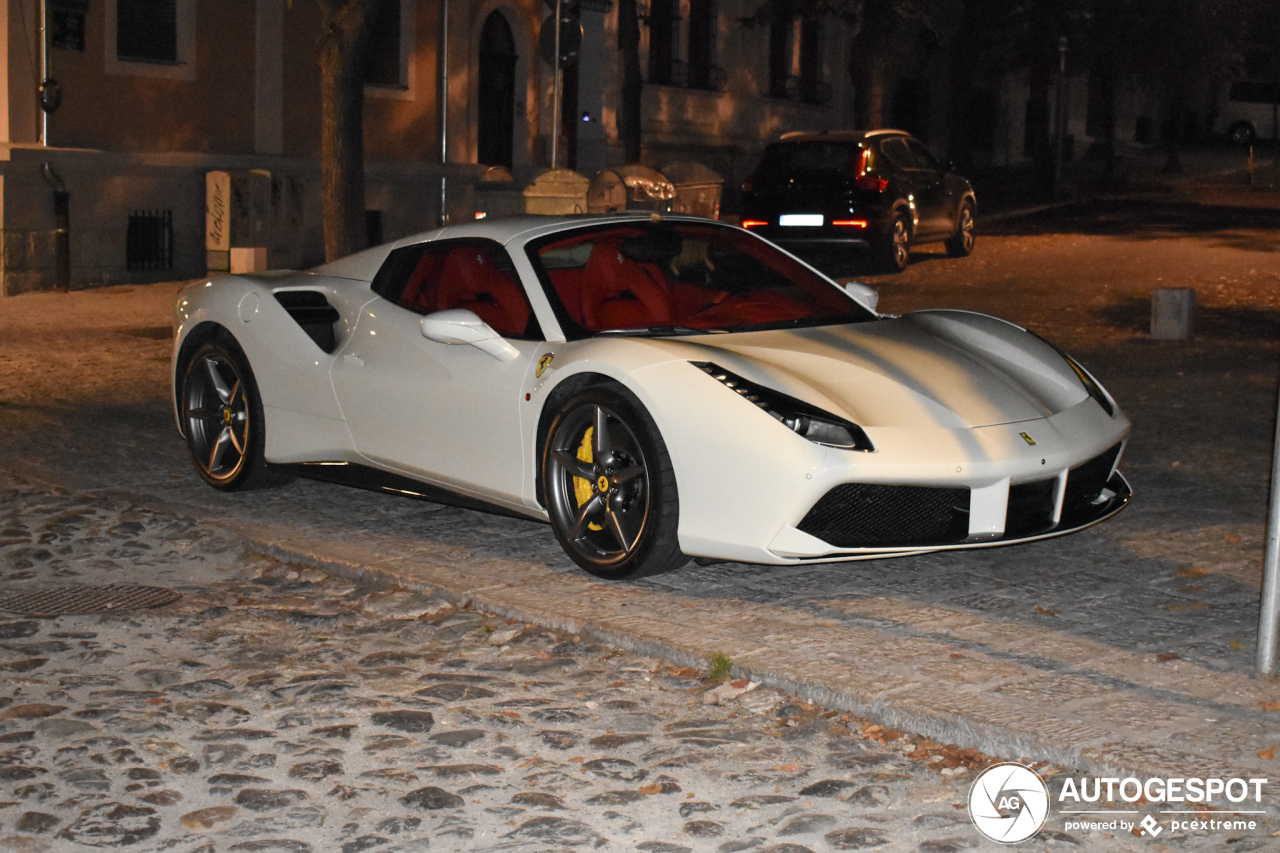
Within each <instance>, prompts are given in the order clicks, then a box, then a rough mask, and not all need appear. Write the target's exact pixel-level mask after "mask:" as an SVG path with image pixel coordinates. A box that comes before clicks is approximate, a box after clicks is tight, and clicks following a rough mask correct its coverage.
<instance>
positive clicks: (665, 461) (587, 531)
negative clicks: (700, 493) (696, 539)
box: [543, 388, 688, 578]
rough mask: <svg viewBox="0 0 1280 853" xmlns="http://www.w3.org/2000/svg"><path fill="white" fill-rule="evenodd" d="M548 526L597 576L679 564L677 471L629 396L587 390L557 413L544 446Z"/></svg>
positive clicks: (638, 573)
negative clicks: (675, 471) (549, 525)
mask: <svg viewBox="0 0 1280 853" xmlns="http://www.w3.org/2000/svg"><path fill="white" fill-rule="evenodd" d="M543 485H544V487H545V494H546V498H547V510H548V513H549V515H550V516H551V527H552V529H553V530H554V531H555V534H556V538H557V539H558V540H559V541H560V544H561V546H562V547H563V548H564V550H565V552H566V553H567V554H568V555H569V557H570V558H572V559H573V561H574V562H575V563H577V564H578V565H579V566H581V567H582V568H584V569H586V570H587V571H588V572H590V573H591V574H593V575H597V576H599V577H602V578H627V577H638V576H643V575H652V574H658V573H660V572H665V571H669V570H671V569H675V568H678V567H679V566H681V565H683V564H684V563H685V561H686V560H687V559H688V558H687V557H685V555H684V554H682V553H681V552H680V543H679V541H678V539H677V537H676V528H677V525H678V523H679V518H680V505H679V499H678V497H677V494H676V482H675V473H674V471H673V470H672V468H671V459H670V457H669V456H668V455H667V449H666V445H665V443H664V442H663V441H662V436H661V435H659V434H658V428H657V426H656V425H655V424H654V423H653V419H652V418H650V417H649V413H648V412H646V411H645V410H644V408H643V407H642V406H641V405H640V404H639V403H638V402H637V401H635V400H633V399H632V398H630V397H629V396H627V395H624V394H622V393H620V392H618V391H614V390H612V389H609V388H593V389H589V390H587V391H584V392H582V393H580V394H578V395H577V396H575V397H573V398H572V399H570V400H569V401H568V402H567V403H566V404H565V405H564V407H563V408H562V409H561V410H560V412H559V414H557V415H556V418H555V420H554V421H553V422H552V424H551V428H550V430H549V431H548V433H547V443H546V446H545V447H544V449H543Z"/></svg>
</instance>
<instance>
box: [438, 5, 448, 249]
mask: <svg viewBox="0 0 1280 853" xmlns="http://www.w3.org/2000/svg"><path fill="white" fill-rule="evenodd" d="M439 75H440V224H441V225H447V224H449V201H448V191H447V190H448V177H447V176H446V172H447V171H448V164H449V0H440V71H439Z"/></svg>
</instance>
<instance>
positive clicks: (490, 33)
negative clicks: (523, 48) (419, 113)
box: [476, 12, 516, 169]
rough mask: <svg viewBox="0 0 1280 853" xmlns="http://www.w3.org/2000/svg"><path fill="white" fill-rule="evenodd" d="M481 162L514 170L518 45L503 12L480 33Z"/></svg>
mask: <svg viewBox="0 0 1280 853" xmlns="http://www.w3.org/2000/svg"><path fill="white" fill-rule="evenodd" d="M478 94H479V101H480V111H479V128H478V137H479V139H478V150H477V152H476V154H477V159H478V160H479V162H481V163H483V164H485V165H486V166H505V167H506V168H508V169H510V168H511V148H512V134H513V131H514V126H515V95H516V42H515V39H514V38H513V37H512V35H511V27H510V26H509V25H508V24H507V19H506V18H504V17H503V16H502V13H501V12H491V13H490V14H489V17H488V18H486V19H485V22H484V27H483V28H482V29H481V30H480V79H479V82H478Z"/></svg>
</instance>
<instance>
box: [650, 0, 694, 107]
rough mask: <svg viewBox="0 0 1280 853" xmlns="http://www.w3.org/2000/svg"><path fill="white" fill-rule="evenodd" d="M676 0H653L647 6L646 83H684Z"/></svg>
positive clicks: (684, 71) (664, 84) (658, 84)
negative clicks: (647, 80)
mask: <svg viewBox="0 0 1280 853" xmlns="http://www.w3.org/2000/svg"><path fill="white" fill-rule="evenodd" d="M676 3H677V0H653V3H652V4H651V5H650V6H649V82H650V83H652V84H654V85H655V86H683V85H684V84H685V82H686V69H685V65H684V63H683V62H681V61H679V60H678V59H677V58H676V57H678V56H679V55H680V15H679V14H678V12H677V9H678V7H677V5H676Z"/></svg>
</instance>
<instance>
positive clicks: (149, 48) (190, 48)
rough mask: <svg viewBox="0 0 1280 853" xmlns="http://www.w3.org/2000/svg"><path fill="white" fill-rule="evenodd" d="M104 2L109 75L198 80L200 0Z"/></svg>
mask: <svg viewBox="0 0 1280 853" xmlns="http://www.w3.org/2000/svg"><path fill="white" fill-rule="evenodd" d="M102 5H103V7H104V9H103V11H104V14H105V23H106V27H105V30H106V32H105V33H104V35H105V37H106V38H105V41H106V44H105V47H106V50H104V51H103V53H104V54H105V68H104V70H105V71H106V73H108V74H128V75H132V76H135V77H167V78H169V79H172V80H194V79H195V77H196V61H195V59H196V0H103V4H102ZM73 6H74V4H72V3H68V2H60V3H59V4H58V8H67V9H70V8H73ZM51 8H52V7H51Z"/></svg>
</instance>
